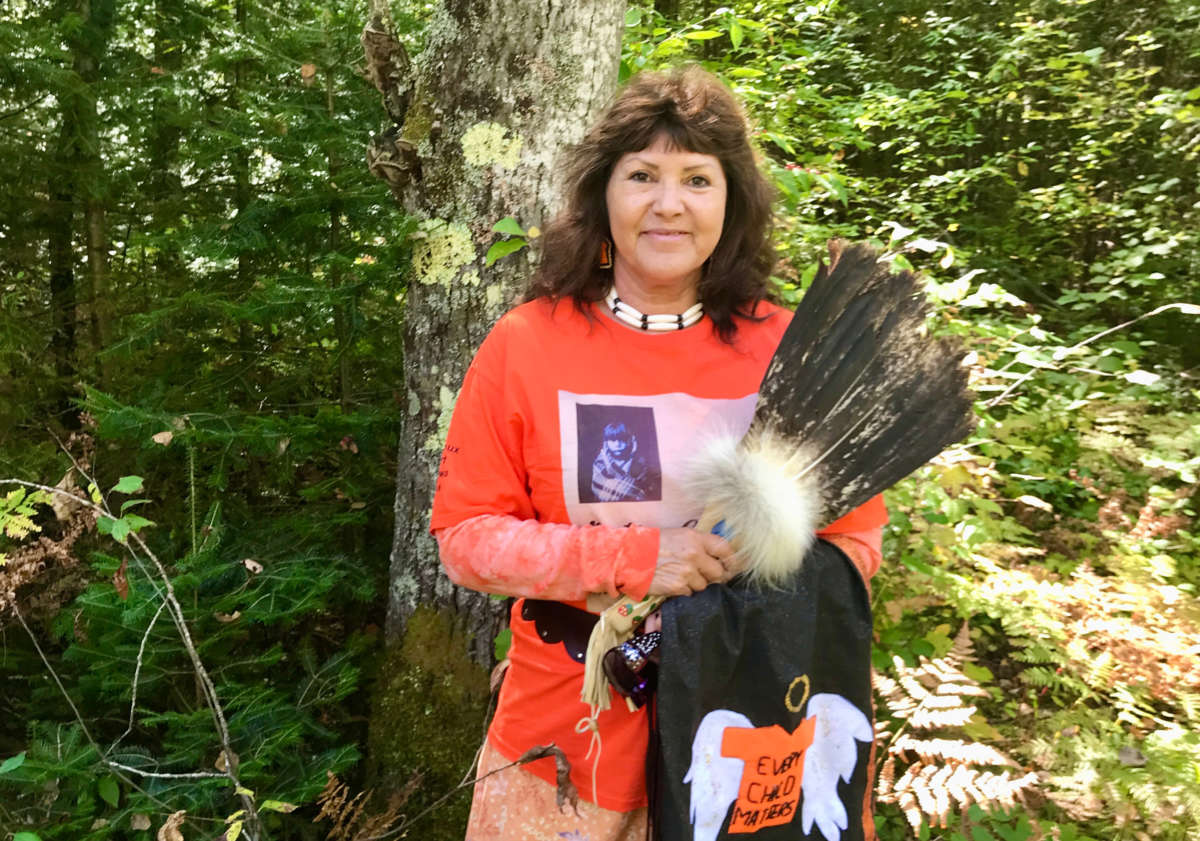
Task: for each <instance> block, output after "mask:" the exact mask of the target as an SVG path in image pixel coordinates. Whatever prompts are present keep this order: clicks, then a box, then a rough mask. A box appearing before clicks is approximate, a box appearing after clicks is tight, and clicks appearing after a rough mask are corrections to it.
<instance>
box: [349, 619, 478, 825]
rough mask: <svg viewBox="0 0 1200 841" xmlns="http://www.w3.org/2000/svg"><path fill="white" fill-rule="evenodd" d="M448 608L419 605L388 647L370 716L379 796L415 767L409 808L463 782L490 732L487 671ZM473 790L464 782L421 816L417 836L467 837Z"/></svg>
mask: <svg viewBox="0 0 1200 841" xmlns="http://www.w3.org/2000/svg"><path fill="white" fill-rule="evenodd" d="M469 643H470V639H469V637H468V635H467V634H466V633H464V632H463V631H462V630H461V629H459V628H458V626H457V624H456V623H455V621H454V618H453V615H452V614H451V613H450V612H449V611H444V610H438V609H435V608H432V607H429V606H422V607H419V608H417V611H416V612H415V613H414V614H413V616H412V618H411V619H410V620H409V622H408V630H407V632H406V633H405V635H404V638H403V639H402V640H400V641H398V642H396V643H394V644H392V645H391V646H390V647H389V648H388V650H387V651H386V652H385V653H384V658H383V663H382V665H381V668H380V672H379V678H378V682H377V684H376V687H375V696H374V709H373V711H372V715H371V733H370V757H371V768H370V776H371V777H372V778H373V782H372V785H373V786H374V788H375V790H376V792H377V795H378V797H379V799H380V801H383V800H385V799H386V796H387V794H388V793H389V792H393V791H396V790H398V789H400V788H401V787H403V786H404V784H405V782H407V781H408V780H410V779H411V778H412V776H413V775H414V774H420V775H421V783H420V785H419V786H418V788H417V790H416V792H415V793H414V795H413V799H412V800H411V801H410V805H409V806H408V807H407V808H406V809H405V812H406V813H407V814H409V815H416V814H417V813H418V812H419V811H421V810H422V809H424V808H425V806H427V805H429V804H431V803H433V801H435V800H436V799H437V798H439V797H441V796H442V795H443V794H445V793H447V792H449V791H450V790H451V789H453V788H454V787H455V786H457V785H458V784H459V782H461V781H462V779H463V775H464V774H465V773H466V772H467V770H468V768H470V765H471V762H472V760H473V758H474V756H475V751H476V750H477V749H478V747H479V744H480V742H481V740H482V738H483V719H484V714H485V712H486V709H487V703H488V675H487V672H486V671H485V670H484V669H483V668H481V667H480V666H478V665H476V664H475V663H473V662H471V660H470V658H469V657H468V656H467V651H468V649H469ZM470 804H471V794H470V790H469V789H463V790H462V791H461V792H460V793H459V794H457V795H456V796H454V797H452V798H450V799H449V800H447V801H446V802H445V803H444V804H442V805H441V806H439V807H438V808H437V809H436V810H435V811H434V812H432V813H431V814H429V815H427V816H426V817H424V818H422V820H421V822H420V823H419V824H417V825H415V826H414V827H413V828H412V830H411V831H410V833H409V837H410V838H422V839H428V841H443V839H445V841H460V839H461V838H462V837H463V828H464V827H465V826H466V819H467V813H468V811H469V809H470Z"/></svg>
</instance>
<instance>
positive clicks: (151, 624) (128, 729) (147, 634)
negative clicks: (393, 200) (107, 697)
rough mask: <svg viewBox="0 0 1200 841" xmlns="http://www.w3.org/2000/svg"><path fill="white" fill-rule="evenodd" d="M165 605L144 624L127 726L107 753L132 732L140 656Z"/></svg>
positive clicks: (140, 670)
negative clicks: (144, 630) (144, 629)
mask: <svg viewBox="0 0 1200 841" xmlns="http://www.w3.org/2000/svg"><path fill="white" fill-rule="evenodd" d="M139 566H140V565H139ZM166 606H167V603H166V602H165V601H164V602H162V603H161V604H159V606H158V610H156V611H155V612H154V617H153V618H152V619H151V620H150V622H149V623H148V624H147V625H146V632H145V633H144V634H142V644H141V645H139V646H138V653H137V664H136V665H135V666H134V668H133V683H132V685H131V692H132V696H131V697H130V699H129V726H128V727H126V728H125V732H124V733H122V734H121V735H120V736H118V737H117V738H116V740H115V741H113V743H112V744H111V745H109V748H108V753H112V751H113V748H115V747H116V746H117V745H119V744H120V743H121V740H122V739H124V738H125V737H126V736H128V735H129V734H130V733H131V732H133V715H134V709H135V708H136V707H137V691H138V677H139V676H140V675H141V673H142V657H143V656H144V655H145V653H146V641H147V640H148V639H150V632H151V631H152V630H154V625H155V623H156V622H158V617H159V616H161V615H162V612H163V608H164V607H166Z"/></svg>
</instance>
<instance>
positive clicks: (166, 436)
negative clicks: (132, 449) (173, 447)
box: [150, 429, 175, 447]
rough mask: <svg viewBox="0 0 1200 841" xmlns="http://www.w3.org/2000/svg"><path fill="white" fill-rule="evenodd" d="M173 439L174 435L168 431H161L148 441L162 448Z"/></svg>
mask: <svg viewBox="0 0 1200 841" xmlns="http://www.w3.org/2000/svg"><path fill="white" fill-rule="evenodd" d="M174 437H175V433H174V432H172V431H171V430H169V429H166V430H163V431H162V432H159V433H157V434H155V435H151V436H150V440H151V441H153V442H154V443H155V444H162V445H163V446H164V447H165V446H167V444H170V443H171V439H172V438H174Z"/></svg>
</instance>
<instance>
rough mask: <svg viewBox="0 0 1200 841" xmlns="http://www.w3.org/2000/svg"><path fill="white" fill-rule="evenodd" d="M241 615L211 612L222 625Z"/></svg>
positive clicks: (236, 611) (236, 612) (238, 612)
mask: <svg viewBox="0 0 1200 841" xmlns="http://www.w3.org/2000/svg"><path fill="white" fill-rule="evenodd" d="M241 616H242V612H241V611H240V610H235V611H234V612H233V613H214V614H213V618H214V619H216V620H217V621H218V622H220V623H221V624H222V625H228V624H229V623H230V622H236V621H238V619H240V618H241ZM221 770H222V771H224V770H225V769H224V768H222V769H221Z"/></svg>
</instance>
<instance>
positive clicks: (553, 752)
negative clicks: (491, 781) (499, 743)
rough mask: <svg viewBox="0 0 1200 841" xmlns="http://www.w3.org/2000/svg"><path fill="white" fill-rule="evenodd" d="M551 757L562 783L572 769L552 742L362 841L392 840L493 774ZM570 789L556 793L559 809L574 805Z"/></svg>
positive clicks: (467, 782) (460, 787)
mask: <svg viewBox="0 0 1200 841" xmlns="http://www.w3.org/2000/svg"><path fill="white" fill-rule="evenodd" d="M549 756H553V757H554V759H555V762H556V763H557V764H558V766H559V769H558V770H559V774H558V776H559V780H560V783H561V781H562V779H563V778H564V776H565V774H564V770H565V769H564V766H566V768H567V769H569V767H570V766H569V765H567V758H566V755H565V754H563V752H562V749H561V748H559V747H558V746H556V745H555V744H554V743H553V742H551V743H550V744H548V745H538V746H536V747H532V748H530V749H529V750H527V751H525V753H523V754H521V755H520V756H518V757H517V758H516V759H514V760H513V761H512V762H510V763H508V764H507V765H502V766H500V767H499V768H494V769H492V770H491V771H488V772H487V773H486V774H484V775H482V776H479V777H476V778H475V779H473V780H464V781H463V782H461V783H459V784H458V785H457V786H455V787H454V788H452V789H450V790H449V791H448V792H446V793H445V794H443V795H442V796H441V797H439V798H438V799H437V800H435V801H433V803H431V804H429V805H428V806H426V807H425V808H424V809H422V810H421V811H420V812H418V813H417V814H416V816H415V817H412V818H404V820H403V822H402V823H401V824H400V825H399V826H397V827H395V828H393V829H389V830H388V831H387V832H383V833H380V834H379V835H372V836H370V837H369V838H364V839H362V841H386V839H388V838H392V837H395V836H397V835H400V834H402V833H404V832H407V830H408V828H409V827H411V826H412V825H413V824H415V823H416V822H417V821H419V820H420V819H421V818H423V817H425V816H426V815H428V814H429V813H430V812H432V811H433V810H434V809H436V808H437V807H438V806H441V805H442V804H443V803H445V802H446V801H447V800H449V799H450V798H451V797H453V796H454V795H455V794H457V793H458V792H459V791H460V790H461V789H464V788H466V787H467V786H473V785H475V784H476V783H479V782H482V781H484V780H486V779H487V778H488V777H490V776H492V775H493V774H499V773H500V772H501V771H507V770H508V769H509V768H515V767H516V766H518V765H524V764H526V763H528V762H533V761H534V760H537V759H545V758H546V757H549ZM567 779H568V786H570V783H569V778H567ZM570 789H571V791H570V792H568V793H567V794H566V797H565V798H564V795H563V792H562V791H561V790H559V791H556V799H557V800H559V808H561V807H562V803H563V800H564V799H566V800H567V801H568V802H571V803H572V804H574V795H573V792H574V786H570Z"/></svg>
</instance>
